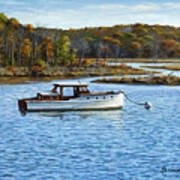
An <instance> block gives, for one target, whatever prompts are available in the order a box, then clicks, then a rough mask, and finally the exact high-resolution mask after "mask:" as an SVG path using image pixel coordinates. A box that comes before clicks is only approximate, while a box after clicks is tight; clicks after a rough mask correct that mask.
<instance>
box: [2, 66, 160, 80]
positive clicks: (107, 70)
mask: <svg viewBox="0 0 180 180" xmlns="http://www.w3.org/2000/svg"><path fill="white" fill-rule="evenodd" d="M157 73H159V72H157V71H147V70H143V69H138V68H133V67H131V66H126V65H119V66H114V67H113V66H112V67H109V66H107V67H106V66H104V67H91V68H87V67H81V68H73V69H70V68H63V67H61V68H60V67H59V68H57V67H56V68H49V69H45V70H44V71H42V72H38V74H37V76H36V77H33V76H32V73H31V72H28V71H27V70H26V71H24V72H23V73H22V71H21V72H19V71H18V70H17V69H16V70H13V71H9V70H8V71H4V72H3V74H0V84H22V83H30V82H39V81H51V80H57V79H73V78H80V77H96V76H115V75H116V76H117V75H146V74H157Z"/></svg>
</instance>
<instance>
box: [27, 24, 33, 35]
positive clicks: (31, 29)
mask: <svg viewBox="0 0 180 180" xmlns="http://www.w3.org/2000/svg"><path fill="white" fill-rule="evenodd" d="M25 27H26V29H27V32H28V33H32V32H33V31H34V28H33V25H32V24H26V25H25Z"/></svg>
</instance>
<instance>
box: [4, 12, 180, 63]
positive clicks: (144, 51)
mask: <svg viewBox="0 0 180 180" xmlns="http://www.w3.org/2000/svg"><path fill="white" fill-rule="evenodd" d="M173 57H177V58H178V57H180V28H176V27H172V26H161V25H153V26H151V25H147V24H132V25H116V26H113V27H97V28H91V27H89V28H82V29H69V30H61V29H47V28H34V27H33V26H32V25H31V24H27V25H22V24H20V22H19V21H18V20H17V19H15V18H9V19H8V18H7V16H6V15H5V14H3V13H0V65H1V66H7V65H8V66H9V65H12V66H31V65H34V64H48V65H51V66H53V65H74V64H75V63H76V65H78V66H80V65H81V63H82V59H83V58H96V59H97V64H98V63H99V59H100V58H154V59H156V58H173Z"/></svg>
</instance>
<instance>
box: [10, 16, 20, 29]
mask: <svg viewBox="0 0 180 180" xmlns="http://www.w3.org/2000/svg"><path fill="white" fill-rule="evenodd" d="M9 24H10V25H12V26H13V27H15V28H17V27H19V25H20V23H19V21H18V20H17V19H15V18H11V19H9Z"/></svg>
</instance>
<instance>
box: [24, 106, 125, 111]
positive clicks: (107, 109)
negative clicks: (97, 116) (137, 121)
mask: <svg viewBox="0 0 180 180" xmlns="http://www.w3.org/2000/svg"><path fill="white" fill-rule="evenodd" d="M122 108H123V107H122V106H121V107H115V108H90V109H43V110H42V109H41V110H38V109H35V110H32V109H31V110H27V112H50V111H60V112H66V111H105V110H106V111H111V110H120V109H122Z"/></svg>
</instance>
